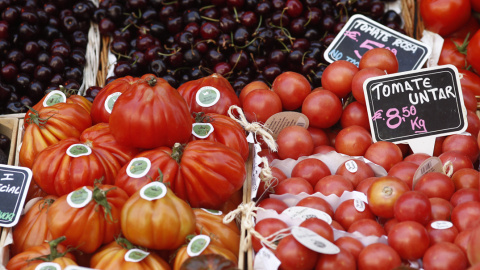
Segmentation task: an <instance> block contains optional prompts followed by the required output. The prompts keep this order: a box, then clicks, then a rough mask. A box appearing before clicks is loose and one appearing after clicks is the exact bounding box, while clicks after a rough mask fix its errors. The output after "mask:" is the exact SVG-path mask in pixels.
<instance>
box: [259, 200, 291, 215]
mask: <svg viewBox="0 0 480 270" xmlns="http://www.w3.org/2000/svg"><path fill="white" fill-rule="evenodd" d="M257 207H260V208H263V209H271V210H274V211H275V212H277V213H278V214H281V213H282V212H283V210H285V209H287V208H288V205H287V204H286V203H284V202H283V201H281V200H279V199H274V198H266V199H263V200H262V201H260V202H259V203H258V205H257Z"/></svg>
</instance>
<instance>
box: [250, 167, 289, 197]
mask: <svg viewBox="0 0 480 270" xmlns="http://www.w3.org/2000/svg"><path fill="white" fill-rule="evenodd" d="M270 169H271V171H272V177H273V179H272V180H268V182H267V179H266V178H264V177H262V174H260V185H258V190H257V198H258V197H259V196H260V195H262V194H263V193H265V189H267V188H268V191H267V194H270V193H273V192H274V187H275V186H276V185H278V183H280V182H282V181H283V180H285V179H287V176H286V175H285V173H283V172H282V171H281V170H280V169H279V168H276V167H270Z"/></svg>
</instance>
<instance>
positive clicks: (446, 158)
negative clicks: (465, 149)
mask: <svg viewBox="0 0 480 270" xmlns="http://www.w3.org/2000/svg"><path fill="white" fill-rule="evenodd" d="M438 158H440V160H441V161H442V164H443V166H444V167H446V168H445V169H446V172H447V173H449V174H453V173H455V172H456V171H458V170H460V169H463V168H473V163H472V161H471V160H470V158H469V157H468V156H466V155H464V154H462V153H459V152H456V151H447V152H443V153H442V154H441V155H439V156H438ZM450 166H451V167H452V168H450Z"/></svg>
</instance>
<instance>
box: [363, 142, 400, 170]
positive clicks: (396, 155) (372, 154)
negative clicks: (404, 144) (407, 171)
mask: <svg viewBox="0 0 480 270" xmlns="http://www.w3.org/2000/svg"><path fill="white" fill-rule="evenodd" d="M365 158H366V159H368V160H370V161H372V162H373V163H376V164H378V165H380V166H382V167H383V168H385V170H386V171H387V172H388V171H389V170H390V169H391V168H392V167H393V165H395V164H397V163H398V162H400V161H402V160H403V155H402V150H400V148H399V147H398V146H397V145H396V144H394V143H391V142H386V141H378V142H375V143H374V144H372V145H370V147H368V149H367V151H366V152H365Z"/></svg>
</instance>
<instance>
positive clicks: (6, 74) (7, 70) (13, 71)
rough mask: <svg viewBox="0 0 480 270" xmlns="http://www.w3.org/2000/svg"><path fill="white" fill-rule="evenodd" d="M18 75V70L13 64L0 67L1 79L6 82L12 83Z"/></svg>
mask: <svg viewBox="0 0 480 270" xmlns="http://www.w3.org/2000/svg"><path fill="white" fill-rule="evenodd" d="M17 74H18V68H17V66H16V65H15V64H13V63H9V64H6V65H5V66H3V67H2V69H1V75H2V78H3V79H4V80H5V81H7V82H13V81H14V80H15V77H16V76H17Z"/></svg>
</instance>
